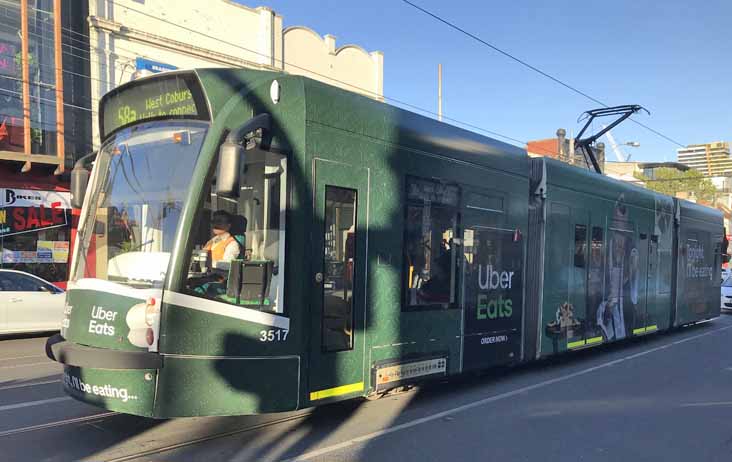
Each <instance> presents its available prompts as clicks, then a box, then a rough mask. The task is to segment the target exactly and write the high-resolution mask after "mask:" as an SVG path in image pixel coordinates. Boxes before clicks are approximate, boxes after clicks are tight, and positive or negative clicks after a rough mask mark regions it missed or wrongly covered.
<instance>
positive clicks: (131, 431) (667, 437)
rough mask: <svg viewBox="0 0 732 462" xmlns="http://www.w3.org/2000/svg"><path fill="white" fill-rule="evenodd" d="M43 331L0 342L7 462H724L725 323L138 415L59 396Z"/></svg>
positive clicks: (730, 412)
mask: <svg viewBox="0 0 732 462" xmlns="http://www.w3.org/2000/svg"><path fill="white" fill-rule="evenodd" d="M45 340H46V337H28V338H17V337H15V338H2V337H0V460H2V461H3V462H5V461H8V462H9V461H76V460H87V461H102V460H104V461H123V460H124V461H201V460H203V461H206V462H213V461H219V460H226V461H249V460H252V461H266V460H314V461H331V460H332V461H343V460H358V461H384V462H391V461H395V460H398V461H399V462H411V461H419V462H426V461H462V460H465V461H475V460H481V461H482V460H491V461H492V460H496V461H546V460H551V461H553V462H559V461H590V462H601V461H603V462H604V461H608V462H609V461H619V460H625V461H664V462H671V461H720V462H721V461H725V462H728V461H730V460H732V393H731V391H732V354H730V352H731V350H732V317H731V316H723V317H722V318H720V319H717V320H715V321H712V322H708V323H704V324H701V325H697V326H693V327H689V328H685V329H681V330H678V331H675V332H673V333H670V334H662V335H659V334H655V335H649V336H648V337H645V338H643V339H640V340H636V341H632V342H625V343H623V344H620V345H608V346H601V347H598V348H594V349H592V350H586V351H582V352H577V353H575V354H572V355H570V357H567V358H563V359H557V360H554V361H547V362H543V363H540V364H535V365H530V366H525V367H520V368H515V369H512V370H495V371H491V372H489V373H486V374H484V375H483V376H480V377H476V376H470V377H465V378H461V379H459V380H451V381H449V382H447V383H439V384H432V385H429V386H426V387H422V388H421V389H420V390H417V391H413V392H409V393H403V394H400V395H395V396H392V397H386V398H382V399H381V400H378V401H372V402H368V401H350V402H345V403H337V404H334V405H330V406H324V407H320V408H316V409H310V410H304V411H300V412H297V413H289V414H273V415H266V416H257V417H227V418H195V419H176V420H168V421H165V420H162V421H161V420H148V419H143V418H138V417H132V416H126V415H119V414H114V413H108V412H105V411H103V410H99V409H96V408H94V407H91V406H87V405H84V404H81V403H78V402H76V401H73V400H71V399H69V398H67V397H66V396H65V395H64V394H63V392H62V391H61V384H60V382H59V379H60V377H59V374H60V372H61V368H60V367H59V366H58V365H56V364H54V363H52V362H51V361H49V360H47V359H46V358H45V356H44V354H43V345H44V343H45Z"/></svg>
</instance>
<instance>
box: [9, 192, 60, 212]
mask: <svg viewBox="0 0 732 462" xmlns="http://www.w3.org/2000/svg"><path fill="white" fill-rule="evenodd" d="M54 203H57V204H58V205H56V208H60V209H70V208H71V193H68V192H60V191H35V190H33V189H17V188H0V208H2V207H38V206H43V207H46V208H51V207H52V206H53V204H54Z"/></svg>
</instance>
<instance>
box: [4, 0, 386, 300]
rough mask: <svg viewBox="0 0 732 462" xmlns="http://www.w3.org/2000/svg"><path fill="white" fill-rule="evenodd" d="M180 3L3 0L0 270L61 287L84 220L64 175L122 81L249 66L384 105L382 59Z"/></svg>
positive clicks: (267, 16)
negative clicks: (107, 98) (101, 108)
mask: <svg viewBox="0 0 732 462" xmlns="http://www.w3.org/2000/svg"><path fill="white" fill-rule="evenodd" d="M174 3H175V7H174V8H171V5H172V4H173V2H171V1H168V0H113V1H111V0H89V1H86V0H61V7H60V10H61V11H54V1H53V0H4V1H1V2H0V255H1V257H0V268H10V269H18V270H23V271H27V272H30V273H32V274H36V275H39V276H41V277H44V278H45V279H48V280H49V281H51V282H54V283H58V284H59V285H61V286H63V285H64V281H66V280H67V278H68V274H69V262H68V255H69V253H70V247H71V245H72V243H73V239H74V234H75V223H76V220H77V218H78V212H79V211H78V210H73V209H71V206H70V194H69V178H68V172H69V171H70V170H71V168H72V166H73V164H74V162H75V161H76V160H78V159H79V158H81V157H82V156H84V155H86V154H89V153H90V152H92V151H93V150H94V149H95V147H98V145H99V132H98V126H99V124H98V103H99V100H100V98H101V97H102V95H104V94H105V93H106V92H108V91H110V90H112V89H113V88H115V87H116V86H118V85H120V84H123V83H125V82H128V81H130V80H132V79H134V78H137V77H139V76H143V75H146V74H149V73H155V72H160V71H165V70H173V69H185V68H192V67H249V68H254V69H265V70H273V71H280V72H283V71H284V72H288V73H291V74H298V75H305V76H308V77H311V78H313V79H317V80H321V81H324V82H327V83H329V84H332V85H335V86H339V87H342V88H345V89H347V90H350V91H354V92H357V93H361V94H364V95H366V96H369V97H372V98H376V99H383V63H384V60H383V55H382V53H381V52H378V51H373V52H367V51H366V50H364V49H363V48H361V47H360V46H357V45H345V46H340V47H338V46H336V39H335V37H333V36H331V35H325V36H320V35H319V34H317V33H316V32H314V31H312V30H311V29H308V28H307V27H287V28H285V27H284V25H283V18H282V16H280V15H279V14H276V13H275V12H274V11H272V10H271V9H269V8H265V7H259V8H249V7H246V6H243V5H241V4H239V3H236V2H233V1H230V0H210V1H206V2H201V1H197V0H176V1H175V2H174ZM57 15H58V18H59V19H60V28H59V27H58V25H57V24H56V18H57ZM24 19H25V20H24ZM26 31H27V32H26ZM56 34H59V36H60V37H61V40H59V42H60V43H61V48H60V50H57V49H56V48H57V47H56V46H55V45H56V39H55V37H56ZM26 44H27V55H26V54H25V53H23V50H24V45H26ZM57 53H60V57H61V60H60V62H59V63H56V54H57ZM25 56H27V58H26V57H25ZM25 73H27V78H26V77H25ZM59 76H60V78H59ZM57 79H59V82H57ZM59 84H62V85H59ZM61 86H62V89H61V88H60V87H61ZM57 89H58V90H59V92H60V93H61V94H62V98H61V99H62V101H61V105H57V103H58V98H57V94H58V93H57ZM59 110H60V111H61V112H59ZM61 115H62V116H61ZM59 134H61V135H62V136H59ZM59 140H63V141H59ZM60 142H61V143H62V144H61V145H60V144H59V143H60Z"/></svg>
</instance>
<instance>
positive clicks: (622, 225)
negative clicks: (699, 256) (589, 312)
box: [597, 195, 639, 340]
mask: <svg viewBox="0 0 732 462" xmlns="http://www.w3.org/2000/svg"><path fill="white" fill-rule="evenodd" d="M608 234H609V238H610V239H609V242H608V257H607V261H606V270H605V278H606V281H605V288H606V293H605V297H604V299H603V301H602V302H601V303H600V305H599V306H598V308H597V324H598V325H599V326H600V328H601V329H602V332H603V335H604V337H605V338H606V339H607V340H618V339H622V338H625V337H626V336H627V332H628V331H629V330H631V329H632V326H633V322H634V319H635V306H636V305H637V304H638V273H639V271H638V259H639V253H638V249H637V245H636V243H635V239H634V233H633V227H632V225H631V224H630V222H629V221H628V207H627V206H626V205H625V203H624V197H623V195H621V196H620V198H618V200H617V201H616V202H615V207H614V209H613V219H612V221H611V223H610V226H609V229H608Z"/></svg>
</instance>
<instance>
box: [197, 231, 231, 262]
mask: <svg viewBox="0 0 732 462" xmlns="http://www.w3.org/2000/svg"><path fill="white" fill-rule="evenodd" d="M212 241H213V239H212V240H210V241H208V242H207V243H206V246H205V247H204V248H203V250H209V251H211V261H212V262H217V261H221V260H223V259H224V252H226V247H227V246H228V245H229V244H231V243H232V242H234V237H233V236H229V237H227V238H226V239H224V240H223V241H219V242H218V243H216V244H212Z"/></svg>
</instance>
